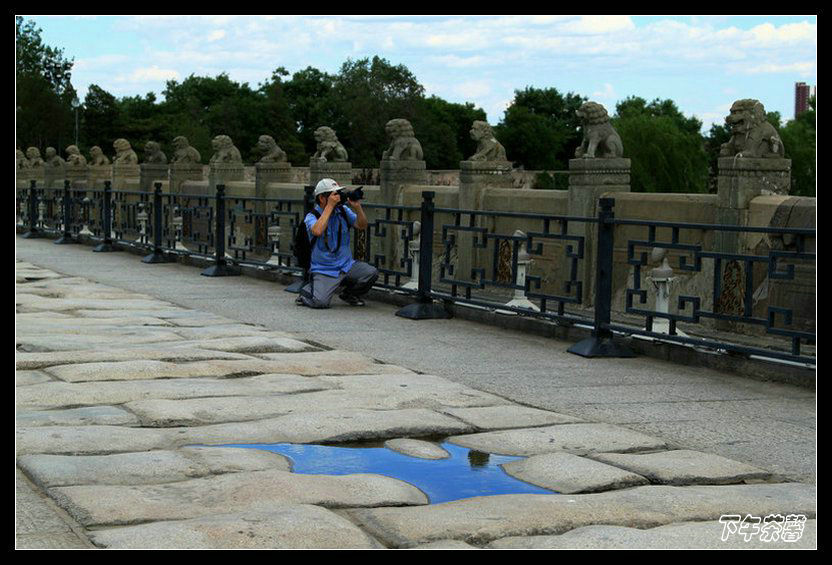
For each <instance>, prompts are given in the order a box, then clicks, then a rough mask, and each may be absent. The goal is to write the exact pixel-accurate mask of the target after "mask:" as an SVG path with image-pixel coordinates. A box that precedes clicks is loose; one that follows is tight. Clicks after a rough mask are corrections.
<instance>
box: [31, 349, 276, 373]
mask: <svg viewBox="0 0 832 565" xmlns="http://www.w3.org/2000/svg"><path fill="white" fill-rule="evenodd" d="M214 359H239V360H250V359H251V357H250V356H249V355H244V354H241V353H226V352H223V351H208V350H205V349H187V348H178V349H174V348H171V347H158V346H153V345H149V346H147V345H146V346H142V347H132V348H118V349H106V350H82V351H50V352H45V353H25V352H15V367H16V368H17V369H18V370H32V369H44V368H46V367H54V366H59V365H74V364H84V363H105V362H113V363H114V362H118V361H133V360H135V361H179V362H183V361H200V360H214ZM272 372H274V371H272Z"/></svg>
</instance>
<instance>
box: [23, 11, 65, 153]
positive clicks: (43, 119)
mask: <svg viewBox="0 0 832 565" xmlns="http://www.w3.org/2000/svg"><path fill="white" fill-rule="evenodd" d="M72 65H73V61H72V60H68V59H66V58H65V57H64V54H63V50H61V49H58V48H54V47H50V46H48V45H44V43H43V40H42V38H41V30H40V29H39V28H38V27H36V25H35V23H34V22H33V21H31V20H27V21H24V20H23V18H22V17H20V16H15V79H16V89H15V94H16V97H17V101H16V103H17V108H16V109H17V112H16V120H15V122H16V127H17V132H16V136H17V140H16V141H17V144H18V145H19V146H20V147H22V148H23V149H24V150H25V149H26V147H28V146H35V147H38V148H39V149H41V150H43V149H45V148H46V146H47V145H52V146H54V147H55V148H56V149H58V150H59V151H62V150H63V148H65V147H66V145H69V143H70V142H71V141H74V136H73V133H74V125H75V122H74V111H73V104H74V103H76V102H77V95H76V92H75V89H74V88H73V87H72V82H71V78H72Z"/></svg>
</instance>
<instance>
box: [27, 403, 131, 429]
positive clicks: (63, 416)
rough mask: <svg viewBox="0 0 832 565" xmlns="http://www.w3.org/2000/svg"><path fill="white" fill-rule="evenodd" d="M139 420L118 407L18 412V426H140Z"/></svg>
mask: <svg viewBox="0 0 832 565" xmlns="http://www.w3.org/2000/svg"><path fill="white" fill-rule="evenodd" d="M140 423H141V421H140V420H139V418H138V417H137V416H136V415H135V414H133V413H131V412H128V411H126V410H124V409H123V408H119V407H118V406H86V407H83V408H70V409H67V410H37V411H18V412H17V414H16V415H15V425H16V426H84V425H101V426H138V425H139V424H140Z"/></svg>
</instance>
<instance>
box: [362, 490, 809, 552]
mask: <svg viewBox="0 0 832 565" xmlns="http://www.w3.org/2000/svg"><path fill="white" fill-rule="evenodd" d="M816 495H817V490H816V488H815V487H814V486H813V485H806V484H802V483H784V484H759V485H731V486H689V487H671V486H643V487H636V488H632V489H624V490H616V491H610V492H604V493H597V494H575V495H554V494H553V495H532V494H516V495H503V496H487V497H478V498H469V499H465V500H459V501H455V502H447V503H444V504H434V505H430V506H418V507H410V508H375V509H358V510H349V511H348V514H349V516H350V518H351V519H352V520H353V522H355V523H356V524H358V525H359V526H361V527H362V528H363V529H364V530H366V531H368V532H369V533H370V534H371V535H372V536H373V537H375V538H376V539H378V540H379V541H381V542H382V543H384V544H385V545H387V546H389V547H413V546H416V545H420V544H425V543H430V542H433V541H438V540H445V539H455V540H462V541H465V542H467V543H471V544H474V545H484V544H486V543H490V542H492V541H494V540H497V539H501V538H507V537H509V536H523V537H526V536H537V535H557V534H562V533H564V532H567V531H569V530H573V529H575V528H580V527H583V526H590V525H597V524H607V525H613V526H627V527H634V528H641V529H644V528H654V527H657V526H662V525H666V524H671V523H674V522H691V521H706V520H713V521H717V520H719V518H720V516H722V515H726V514H739V515H742V516H744V515H746V514H751V515H752V516H767V515H769V514H778V513H779V514H781V515H783V516H785V515H787V514H803V515H805V516H807V518H815V517H816Z"/></svg>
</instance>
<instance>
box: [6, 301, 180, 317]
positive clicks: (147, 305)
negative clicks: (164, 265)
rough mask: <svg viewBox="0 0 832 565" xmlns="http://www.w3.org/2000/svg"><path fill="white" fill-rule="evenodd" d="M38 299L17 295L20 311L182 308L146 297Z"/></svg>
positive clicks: (163, 311)
mask: <svg viewBox="0 0 832 565" xmlns="http://www.w3.org/2000/svg"><path fill="white" fill-rule="evenodd" d="M33 298H37V300H25V301H24V302H18V301H17V297H15V306H16V308H17V311H18V312H21V313H25V312H70V311H87V310H105V311H116V312H118V313H119V314H123V311H124V310H137V311H148V312H155V313H156V314H157V315H159V316H161V315H162V314H167V313H173V312H177V311H179V310H181V309H180V308H178V307H176V306H173V305H172V304H170V303H167V302H161V301H159V300H144V299H111V300H100V299H95V298H87V299H84V298H69V299H61V298H54V299H44V298H43V297H33Z"/></svg>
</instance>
